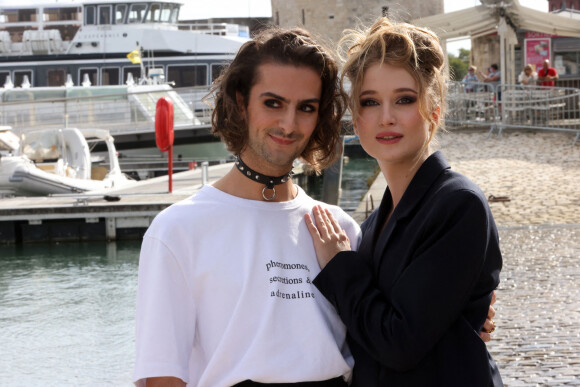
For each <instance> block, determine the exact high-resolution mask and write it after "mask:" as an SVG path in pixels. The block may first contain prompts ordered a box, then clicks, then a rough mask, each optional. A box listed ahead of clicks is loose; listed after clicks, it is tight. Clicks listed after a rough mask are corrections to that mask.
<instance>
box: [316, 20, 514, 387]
mask: <svg viewBox="0 0 580 387" xmlns="http://www.w3.org/2000/svg"><path fill="white" fill-rule="evenodd" d="M346 39H347V40H346V41H347V42H348V44H349V46H348V50H347V55H348V58H347V61H346V63H345V66H344V69H343V77H346V78H348V80H350V82H351V84H352V89H351V95H350V101H349V105H350V108H351V111H352V115H353V122H354V128H355V132H356V134H358V136H359V138H360V142H361V145H362V146H363V148H364V149H365V151H366V152H367V153H368V154H369V155H371V156H372V157H374V158H375V159H377V161H378V164H379V166H380V168H381V171H382V173H383V175H384V176H385V178H386V181H387V184H388V188H387V189H386V191H385V194H384V197H383V199H382V202H381V205H380V207H379V208H378V209H377V210H376V211H375V212H374V213H373V214H372V215H371V216H370V217H369V218H368V219H367V220H366V221H365V223H364V224H363V225H362V229H363V239H362V241H361V244H360V246H359V248H358V251H356V252H354V251H350V244H349V240H348V238H347V236H346V234H345V232H344V231H343V230H342V229H341V228H340V226H339V224H338V223H337V222H336V221H335V220H334V218H333V217H332V215H331V214H330V213H329V212H328V211H326V210H324V209H322V208H321V207H320V206H316V207H315V208H314V210H313V216H312V217H311V216H310V215H306V216H305V220H306V223H307V225H308V228H309V231H310V233H311V236H312V238H313V241H314V247H315V249H316V252H317V259H318V262H319V264H320V266H321V268H322V271H321V272H320V274H318V276H317V277H316V279H315V280H314V284H315V285H316V286H317V287H318V289H319V290H320V291H321V292H322V294H324V296H325V297H326V298H327V299H328V300H329V301H330V302H331V303H332V304H333V305H334V306H335V307H336V309H337V311H338V314H339V315H340V317H341V319H342V320H343V322H344V323H345V325H346V326H347V329H348V332H349V336H350V341H349V344H350V346H351V350H352V353H353V355H354V357H355V368H354V374H353V383H352V385H353V386H355V387H356V386H361V387H371V386H423V387H424V386H471V387H473V386H485V387H487V386H502V385H503V384H502V381H501V377H500V375H499V372H498V369H497V366H496V364H495V362H494V361H493V359H492V358H491V356H490V354H489V353H488V351H487V348H486V345H485V343H484V342H483V340H481V338H480V336H479V334H478V333H479V331H480V330H482V328H484V324H485V320H486V315H487V313H488V306H489V304H490V302H491V299H492V297H493V291H494V289H495V288H496V287H497V285H498V283H499V274H500V270H501V267H502V257H501V252H500V249H499V241H498V233H497V229H496V226H495V223H494V220H493V217H492V214H491V211H490V209H489V206H488V204H487V200H486V198H485V196H484V194H483V193H482V191H481V190H480V189H479V188H478V187H477V186H476V185H475V184H474V183H473V182H471V181H470V180H469V179H467V178H466V177H465V176H463V175H460V174H459V173H456V172H454V171H452V170H451V169H450V166H449V164H448V163H447V161H446V160H445V158H444V157H443V155H442V154H441V153H440V152H433V151H432V149H431V146H430V145H431V143H432V142H433V139H434V137H435V134H436V133H437V129H438V128H439V127H440V126H441V125H442V124H443V117H444V114H445V94H446V86H445V85H446V84H445V81H446V77H445V71H444V63H445V61H444V54H443V51H442V49H441V46H440V44H439V41H438V39H437V37H436V36H435V35H434V34H433V33H432V32H430V31H428V30H426V29H422V28H419V27H415V26H412V25H408V24H393V23H391V22H390V21H389V20H388V19H386V18H381V19H379V20H378V21H377V22H375V24H374V25H373V26H372V27H371V28H370V29H368V30H366V31H363V32H354V33H352V34H351V35H350V36H348V37H347V38H346ZM344 41H345V40H344V39H343V42H344ZM492 324H493V323H492ZM492 330H493V328H492Z"/></svg>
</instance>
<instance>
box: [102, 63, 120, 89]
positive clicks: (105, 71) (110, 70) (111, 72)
mask: <svg viewBox="0 0 580 387" xmlns="http://www.w3.org/2000/svg"><path fill="white" fill-rule="evenodd" d="M119 74H120V69H119V68H118V67H103V68H102V69H101V85H118V84H119V81H120V80H121V79H120V77H119Z"/></svg>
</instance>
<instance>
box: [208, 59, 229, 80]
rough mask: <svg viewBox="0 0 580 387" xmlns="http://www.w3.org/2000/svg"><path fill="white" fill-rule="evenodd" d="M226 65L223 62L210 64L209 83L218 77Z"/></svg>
mask: <svg viewBox="0 0 580 387" xmlns="http://www.w3.org/2000/svg"><path fill="white" fill-rule="evenodd" d="M226 66H227V65H225V64H222V63H220V64H216V63H214V64H212V65H211V83H213V81H215V80H216V79H217V77H219V76H220V75H221V73H222V71H224V69H225V68H226Z"/></svg>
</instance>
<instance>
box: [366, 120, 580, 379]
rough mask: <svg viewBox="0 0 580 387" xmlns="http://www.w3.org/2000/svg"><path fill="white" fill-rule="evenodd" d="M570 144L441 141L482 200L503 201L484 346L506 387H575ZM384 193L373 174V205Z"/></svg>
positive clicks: (579, 260)
mask: <svg viewBox="0 0 580 387" xmlns="http://www.w3.org/2000/svg"><path fill="white" fill-rule="evenodd" d="M573 141H574V136H572V135H571V134H564V133H557V132H550V133H548V132H526V131H513V132H512V131H509V132H506V133H504V134H503V135H502V136H501V138H497V137H495V136H494V137H491V138H487V132H486V131H471V130H470V131H463V130H457V131H451V132H449V133H444V134H441V135H440V136H439V146H438V148H439V149H441V151H442V152H443V154H444V155H445V157H446V158H447V160H448V161H449V162H450V164H451V167H452V169H454V170H456V171H458V172H461V173H463V174H465V175H466V176H468V177H469V178H470V179H472V180H473V181H475V182H476V183H477V184H478V185H479V186H480V187H481V189H482V190H483V192H484V193H485V194H486V196H488V197H489V196H490V195H493V196H495V197H501V196H507V197H508V198H509V201H503V202H490V207H491V209H492V212H493V215H494V218H495V221H496V223H497V225H498V228H499V234H500V243H501V249H502V253H503V258H504V267H503V270H502V273H501V284H500V286H499V288H498V291H497V296H498V301H497V302H496V304H495V309H496V311H497V315H496V318H495V322H496V324H497V327H498V328H497V330H496V332H495V333H494V334H493V340H492V341H491V342H490V343H488V348H489V350H490V352H491V354H492V356H493V357H494V359H495V360H496V362H497V363H498V366H499V368H500V373H501V375H502V378H503V380H504V383H505V385H506V386H580V144H577V145H576V146H573V145H572V144H573ZM384 188H385V183H384V179H382V181H381V175H380V176H379V178H377V181H376V182H375V184H373V187H371V191H372V195H373V197H374V201H375V205H378V203H379V202H380V198H381V196H382V191H384ZM363 207H364V205H363ZM359 208H361V207H359ZM357 211H358V215H359V216H360V213H361V211H359V210H357ZM362 212H363V213H364V209H363V210H362ZM356 216H357V214H355V219H357V218H356ZM357 220H359V221H360V220H361V219H357Z"/></svg>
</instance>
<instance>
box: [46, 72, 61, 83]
mask: <svg viewBox="0 0 580 387" xmlns="http://www.w3.org/2000/svg"><path fill="white" fill-rule="evenodd" d="M64 82H65V74H64V70H61V69H50V70H46V85H47V86H63V85H64Z"/></svg>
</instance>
